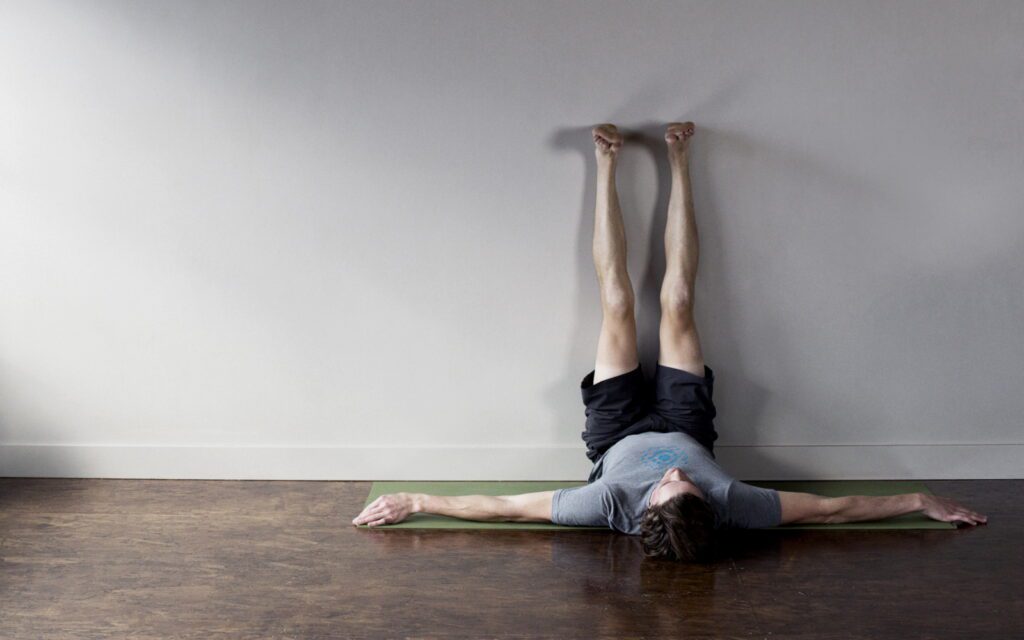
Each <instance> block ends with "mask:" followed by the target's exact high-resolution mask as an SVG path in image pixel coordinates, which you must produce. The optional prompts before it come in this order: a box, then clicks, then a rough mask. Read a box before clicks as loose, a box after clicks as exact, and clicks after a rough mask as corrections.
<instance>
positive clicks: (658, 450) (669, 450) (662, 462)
mask: <svg viewBox="0 0 1024 640" xmlns="http://www.w3.org/2000/svg"><path fill="white" fill-rule="evenodd" d="M688 460H689V456H687V455H686V452H685V451H683V449H682V448H681V447H651V448H650V449H644V450H643V451H642V452H641V453H640V464H642V465H644V466H645V467H647V468H649V469H657V470H658V471H665V470H667V469H668V468H669V467H678V466H679V465H683V464H686V463H687V461H688Z"/></svg>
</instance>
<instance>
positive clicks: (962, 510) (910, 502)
mask: <svg viewBox="0 0 1024 640" xmlns="http://www.w3.org/2000/svg"><path fill="white" fill-rule="evenodd" d="M779 500H780V502H781V503H782V524H790V523H821V524H834V523H839V522H862V521H866V520H884V519H886V518H893V517H895V516H901V515H903V514H906V513H914V512H915V511H923V512H924V514H925V515H926V516H928V517H929V518H931V519H932V520H939V521H941V522H963V523H965V524H970V525H976V524H984V523H986V522H987V521H988V518H986V517H985V516H983V515H981V514H980V513H977V512H975V511H971V510H970V509H968V508H967V507H965V506H963V505H961V504H959V503H957V502H955V501H953V500H950V499H949V498H940V497H938V496H933V495H929V494H926V493H904V494H900V495H895V496H842V497H838V498H827V497H825V496H818V495H814V494H813V493H795V492H792V491H780V492H779Z"/></svg>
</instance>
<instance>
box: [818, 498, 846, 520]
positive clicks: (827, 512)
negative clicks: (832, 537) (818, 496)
mask: <svg viewBox="0 0 1024 640" xmlns="http://www.w3.org/2000/svg"><path fill="white" fill-rule="evenodd" d="M851 504H852V499H851V498H850V497H849V496H846V497H842V498H823V499H822V500H821V501H820V503H819V505H818V516H819V518H821V519H820V520H819V522H821V523H823V524H840V523H842V522H846V521H847V520H846V517H847V516H846V513H847V511H848V510H849V508H850V506H851Z"/></svg>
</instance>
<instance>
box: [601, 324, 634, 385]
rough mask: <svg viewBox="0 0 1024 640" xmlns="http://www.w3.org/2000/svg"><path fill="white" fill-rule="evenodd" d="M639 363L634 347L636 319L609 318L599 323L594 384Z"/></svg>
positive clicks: (627, 370)
mask: <svg viewBox="0 0 1024 640" xmlns="http://www.w3.org/2000/svg"><path fill="white" fill-rule="evenodd" d="M639 363H640V359H639V357H638V356H637V346H636V319H635V318H634V317H633V315H632V313H630V314H629V316H628V317H622V318H609V317H607V316H606V317H605V318H604V319H603V320H602V321H601V335H600V337H598V339H597V358H596V360H595V362H594V381H593V383H594V384H597V383H599V382H603V381H604V380H607V379H608V378H614V377H615V376H618V375H622V374H623V373H627V372H629V371H632V370H633V369H636V367H637V365H638V364H639Z"/></svg>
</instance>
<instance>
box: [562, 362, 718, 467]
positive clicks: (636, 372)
mask: <svg viewBox="0 0 1024 640" xmlns="http://www.w3.org/2000/svg"><path fill="white" fill-rule="evenodd" d="M714 386H715V372H714V371H712V370H711V367H708V366H707V365H704V377H703V378H702V377H700V376H698V375H694V374H692V373H690V372H689V371H683V370H682V369H674V368H672V367H666V366H664V365H662V364H658V365H657V371H656V372H655V375H654V381H653V383H648V382H647V381H646V379H645V378H644V374H643V370H642V367H641V366H640V365H637V367H636V369H633V370H632V371H630V372H628V373H623V374H621V375H617V376H615V377H614V378H608V379H606V380H602V381H601V382H598V383H597V384H594V371H591V372H590V373H588V374H587V375H586V376H584V377H583V381H582V382H581V383H580V391H581V392H582V394H583V404H584V406H586V414H587V423H586V425H587V426H586V430H584V431H583V442H585V443H586V445H587V457H588V458H590V460H591V461H592V462H597V460H598V459H599V458H600V457H601V456H602V455H604V453H605V451H607V450H608V449H609V448H611V446H612V445H614V444H615V443H616V442H618V441H619V440H622V439H623V438H625V437H626V436H631V435H635V434H637V433H646V432H648V431H657V432H662V433H665V432H669V431H682V432H683V433H685V434H687V435H689V436H691V437H692V438H693V439H694V440H696V441H697V442H699V443H701V444H702V445H704V446H705V447H706V448H707V450H708V451H709V452H711V455H712V456H714V442H715V440H717V439H718V434H717V433H716V432H715V426H714V419H715V413H716V412H715V403H714V402H713V401H712V398H711V396H712V393H713V391H714Z"/></svg>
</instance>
